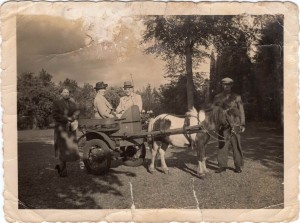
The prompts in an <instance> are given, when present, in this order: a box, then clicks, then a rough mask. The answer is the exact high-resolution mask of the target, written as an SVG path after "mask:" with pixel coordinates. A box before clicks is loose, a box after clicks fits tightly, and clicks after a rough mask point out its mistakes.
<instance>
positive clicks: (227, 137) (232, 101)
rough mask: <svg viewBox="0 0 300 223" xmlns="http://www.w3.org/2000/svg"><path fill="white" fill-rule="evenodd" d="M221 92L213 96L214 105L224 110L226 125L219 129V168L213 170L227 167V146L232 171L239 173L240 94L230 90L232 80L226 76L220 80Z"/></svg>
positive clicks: (240, 153)
mask: <svg viewBox="0 0 300 223" xmlns="http://www.w3.org/2000/svg"><path fill="white" fill-rule="evenodd" d="M221 82H222V86H223V92H221V93H220V94H217V95H216V96H215V98H214V102H213V103H214V105H216V106H220V107H222V108H224V109H225V110H226V120H227V123H228V126H225V127H222V128H221V129H220V130H219V135H220V136H221V137H219V138H220V141H219V149H218V165H219V168H218V169H217V170H216V171H215V172H216V173H221V172H224V171H226V169H227V160H228V148H229V146H231V147H232V152H233V160H234V165H235V169H234V172H236V173H241V172H242V169H241V167H243V165H244V161H243V153H242V147H241V137H240V134H239V133H240V132H241V133H242V132H244V131H245V113H244V107H243V103H242V100H241V96H240V95H238V94H235V93H233V92H232V91H231V88H232V86H233V80H232V79H231V78H229V77H226V78H224V79H222V80H221Z"/></svg>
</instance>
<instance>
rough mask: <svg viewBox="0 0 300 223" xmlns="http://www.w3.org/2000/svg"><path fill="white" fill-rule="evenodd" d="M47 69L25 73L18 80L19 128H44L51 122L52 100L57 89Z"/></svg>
mask: <svg viewBox="0 0 300 223" xmlns="http://www.w3.org/2000/svg"><path fill="white" fill-rule="evenodd" d="M51 79H52V76H51V75H50V74H48V73H47V72H46V71H45V70H42V71H41V72H40V73H39V74H38V75H35V74H34V73H23V74H20V75H18V80H17V91H18V95H17V115H18V128H37V127H39V128H43V127H47V126H48V125H49V123H51V121H52V120H51V113H52V102H53V100H54V99H55V96H56V92H57V89H56V87H55V85H54V83H53V82H52V81H51Z"/></svg>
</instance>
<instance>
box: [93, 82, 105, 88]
mask: <svg viewBox="0 0 300 223" xmlns="http://www.w3.org/2000/svg"><path fill="white" fill-rule="evenodd" d="M106 87H107V84H104V83H103V81H101V82H98V83H97V84H96V86H95V87H94V89H96V90H99V89H106Z"/></svg>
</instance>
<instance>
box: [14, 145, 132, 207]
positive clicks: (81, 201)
mask: <svg viewBox="0 0 300 223" xmlns="http://www.w3.org/2000/svg"><path fill="white" fill-rule="evenodd" d="M53 153H54V149H53V145H51V144H46V143H41V142H26V143H19V144H18V193H19V208H20V209H46V208H47V209H101V208H103V206H104V207H107V206H109V203H110V202H111V201H110V200H109V199H107V197H109V196H112V197H119V199H121V200H122V199H123V196H124V194H123V192H122V191H121V190H120V188H121V187H122V186H124V185H123V182H122V180H121V179H120V177H121V176H129V177H136V174H135V173H132V172H128V171H126V172H125V171H120V170H115V169H110V171H109V174H107V175H105V176H95V175H92V174H88V173H87V171H86V170H82V169H80V167H79V161H78V162H74V163H68V164H67V168H68V177H65V178H61V177H59V176H58V174H57V172H56V171H55V170H54V166H55V164H56V163H57V161H56V159H55V158H54V154H53ZM114 166H118V164H117V165H114ZM125 186H127V185H125ZM104 196H106V199H104V198H103V197H104ZM126 205H128V204H122V202H117V203H116V204H114V205H113V207H114V208H128V206H126Z"/></svg>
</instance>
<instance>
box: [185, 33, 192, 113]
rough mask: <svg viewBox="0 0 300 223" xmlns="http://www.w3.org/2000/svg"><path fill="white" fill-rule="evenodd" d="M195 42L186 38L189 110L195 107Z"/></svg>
mask: <svg viewBox="0 0 300 223" xmlns="http://www.w3.org/2000/svg"><path fill="white" fill-rule="evenodd" d="M192 53H193V44H192V43H191V40H190V38H187V39H186V44H185V57H186V91H187V106H188V110H190V109H192V108H193V107H194V81H193V61H192Z"/></svg>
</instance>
